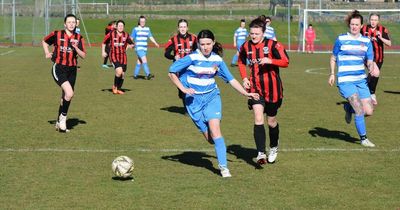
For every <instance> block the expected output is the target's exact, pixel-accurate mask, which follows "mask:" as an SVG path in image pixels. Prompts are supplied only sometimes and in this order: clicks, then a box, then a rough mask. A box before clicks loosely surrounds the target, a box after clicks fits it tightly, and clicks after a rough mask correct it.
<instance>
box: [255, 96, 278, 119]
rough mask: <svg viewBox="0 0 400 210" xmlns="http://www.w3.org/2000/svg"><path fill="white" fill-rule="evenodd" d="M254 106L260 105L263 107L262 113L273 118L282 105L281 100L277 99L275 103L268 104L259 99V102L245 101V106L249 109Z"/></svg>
mask: <svg viewBox="0 0 400 210" xmlns="http://www.w3.org/2000/svg"><path fill="white" fill-rule="evenodd" d="M255 104H261V105H262V106H263V107H264V113H265V114H267V116H269V117H274V116H276V115H277V114H278V109H279V108H280V107H281V105H282V99H279V101H277V102H276V103H269V102H266V101H265V99H264V98H261V97H260V100H258V101H257V100H254V99H249V100H248V101H247V105H248V106H249V109H250V110H252V109H253V105H255Z"/></svg>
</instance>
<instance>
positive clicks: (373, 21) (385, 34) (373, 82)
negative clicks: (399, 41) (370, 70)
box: [361, 13, 392, 105]
mask: <svg viewBox="0 0 400 210" xmlns="http://www.w3.org/2000/svg"><path fill="white" fill-rule="evenodd" d="M379 19H380V15H379V14H377V13H372V14H370V15H369V24H368V25H364V26H363V27H362V29H361V34H362V35H364V36H367V37H369V38H370V39H371V41H372V46H373V48H374V62H375V63H376V65H377V66H378V68H379V70H381V69H382V65H383V56H384V53H383V51H384V46H385V45H386V46H389V47H390V46H392V41H391V40H390V37H389V31H388V30H387V29H386V28H385V27H384V26H382V25H380V24H379ZM378 80H379V77H374V76H372V75H368V87H369V91H370V93H371V99H372V104H373V105H377V104H378V101H377V99H376V94H375V91H376V86H377V85H378Z"/></svg>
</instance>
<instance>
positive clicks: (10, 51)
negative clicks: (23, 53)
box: [0, 50, 15, 56]
mask: <svg viewBox="0 0 400 210" xmlns="http://www.w3.org/2000/svg"><path fill="white" fill-rule="evenodd" d="M13 52H15V50H9V51H7V52H3V53H1V54H0V56H3V55H8V54H11V53H13Z"/></svg>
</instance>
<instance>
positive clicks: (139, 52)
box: [135, 50, 147, 58]
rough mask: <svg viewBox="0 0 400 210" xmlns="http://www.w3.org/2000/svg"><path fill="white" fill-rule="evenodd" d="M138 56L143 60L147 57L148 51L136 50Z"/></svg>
mask: <svg viewBox="0 0 400 210" xmlns="http://www.w3.org/2000/svg"><path fill="white" fill-rule="evenodd" d="M135 52H136V55H137V56H138V58H143V57H144V56H146V55H147V51H144V50H135Z"/></svg>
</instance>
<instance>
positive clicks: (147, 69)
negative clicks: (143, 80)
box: [143, 63, 150, 76]
mask: <svg viewBox="0 0 400 210" xmlns="http://www.w3.org/2000/svg"><path fill="white" fill-rule="evenodd" d="M143 69H144V73H146V76H149V74H150V69H149V66H148V65H147V63H143Z"/></svg>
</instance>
